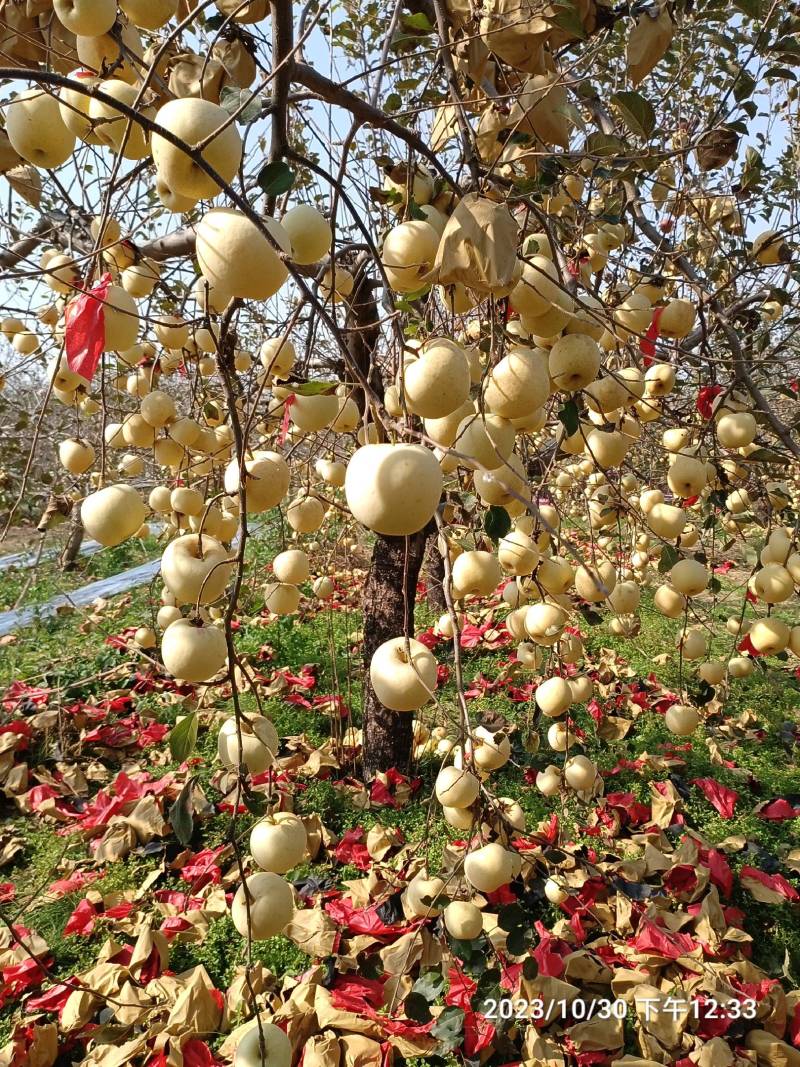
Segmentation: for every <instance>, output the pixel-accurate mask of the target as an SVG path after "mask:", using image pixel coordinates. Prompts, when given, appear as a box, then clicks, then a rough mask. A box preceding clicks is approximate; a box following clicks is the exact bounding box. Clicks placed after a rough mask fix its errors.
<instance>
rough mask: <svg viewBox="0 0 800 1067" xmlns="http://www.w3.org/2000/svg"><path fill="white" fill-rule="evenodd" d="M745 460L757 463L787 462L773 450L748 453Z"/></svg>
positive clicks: (765, 449)
mask: <svg viewBox="0 0 800 1067" xmlns="http://www.w3.org/2000/svg"><path fill="white" fill-rule="evenodd" d="M745 458H746V459H748V460H750V461H751V462H755V463H784V462H785V460H784V458H783V456H781V455H780V454H779V453H778V452H773V451H772V449H771V448H757V449H756V450H755V451H754V452H750V453H748V455H747V456H746V457H745Z"/></svg>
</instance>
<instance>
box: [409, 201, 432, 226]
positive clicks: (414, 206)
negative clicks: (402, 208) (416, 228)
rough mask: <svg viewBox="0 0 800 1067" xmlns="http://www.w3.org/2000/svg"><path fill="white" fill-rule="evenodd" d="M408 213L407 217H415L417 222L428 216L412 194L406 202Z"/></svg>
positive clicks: (425, 219)
mask: <svg viewBox="0 0 800 1067" xmlns="http://www.w3.org/2000/svg"><path fill="white" fill-rule="evenodd" d="M408 215H409V218H412V219H416V220H417V221H418V222H426V221H427V218H428V216H427V215H426V214H425V212H424V211H423V210H422V208H421V207H420V206H419V204H418V203H417V202H416V200H415V199H414V198H413V196H412V198H411V199H410V200H409V202H408Z"/></svg>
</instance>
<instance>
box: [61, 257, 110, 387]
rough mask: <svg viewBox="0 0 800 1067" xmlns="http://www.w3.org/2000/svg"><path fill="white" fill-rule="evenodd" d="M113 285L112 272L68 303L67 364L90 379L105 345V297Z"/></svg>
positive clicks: (82, 376) (66, 321) (66, 330)
mask: <svg viewBox="0 0 800 1067" xmlns="http://www.w3.org/2000/svg"><path fill="white" fill-rule="evenodd" d="M110 285H111V275H110V274H104V275H103V277H102V278H101V279H100V281H99V282H98V283H97V285H95V286H94V287H93V288H92V289H88V290H87V291H86V292H85V293H81V295H80V296H77V297H76V298H75V299H74V300H72V301H71V302H70V303H69V304H67V308H66V310H65V312H64V323H65V330H64V341H65V347H66V352H67V366H68V367H69V369H70V370H71V371H72V372H73V374H79V375H80V376H81V378H83V379H84V380H85V381H87V382H90V381H91V380H92V378H93V377H94V372H95V371H96V370H97V364H98V363H99V362H100V357H101V356H102V354H103V349H104V348H105V342H106V311H105V300H106V296H107V295H108V290H109V287H110Z"/></svg>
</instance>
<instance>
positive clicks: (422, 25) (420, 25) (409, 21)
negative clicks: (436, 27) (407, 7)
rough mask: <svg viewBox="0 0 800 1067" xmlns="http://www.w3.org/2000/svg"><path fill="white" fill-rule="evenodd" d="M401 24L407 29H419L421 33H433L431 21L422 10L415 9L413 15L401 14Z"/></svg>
mask: <svg viewBox="0 0 800 1067" xmlns="http://www.w3.org/2000/svg"><path fill="white" fill-rule="evenodd" d="M403 25H404V26H407V27H408V29H409V30H419V31H420V32H421V33H433V26H432V25H431V21H430V19H429V18H428V16H427V15H426V14H425V12H424V11H417V12H415V13H414V14H413V15H403Z"/></svg>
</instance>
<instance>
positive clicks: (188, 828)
mask: <svg viewBox="0 0 800 1067" xmlns="http://www.w3.org/2000/svg"><path fill="white" fill-rule="evenodd" d="M171 740H172V738H171V737H170V741H171ZM193 789H194V778H190V779H189V780H188V781H187V782H186V785H185V786H184V787H183V789H181V791H180V793H178V796H177V797H176V799H175V803H174V804H173V805H172V807H171V808H170V809H169V812H168V817H169V822H170V825H171V826H172V829H173V830H174V831H175V836H176V837H177V839H178V840H179V841H180V843H181V844H182V845H184V846H186V845H188V844H189V842H190V841H191V839H192V834H193V832H194V819H193V818H192V790H193Z"/></svg>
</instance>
